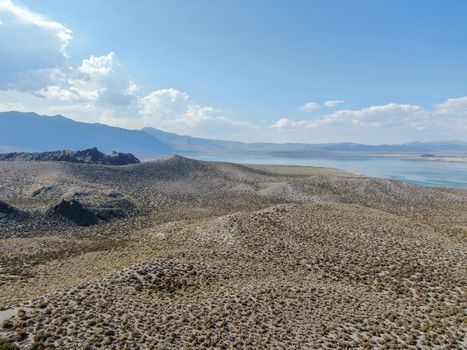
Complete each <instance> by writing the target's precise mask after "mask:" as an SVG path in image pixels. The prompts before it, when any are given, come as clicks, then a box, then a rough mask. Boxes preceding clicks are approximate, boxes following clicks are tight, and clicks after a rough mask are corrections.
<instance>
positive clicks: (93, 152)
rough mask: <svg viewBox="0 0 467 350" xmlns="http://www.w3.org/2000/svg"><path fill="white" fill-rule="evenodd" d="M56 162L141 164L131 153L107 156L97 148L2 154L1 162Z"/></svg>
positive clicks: (113, 153)
mask: <svg viewBox="0 0 467 350" xmlns="http://www.w3.org/2000/svg"><path fill="white" fill-rule="evenodd" d="M18 160H19V161H54V162H70V163H86V164H104V165H128V164H137V163H140V160H139V159H138V158H136V157H135V156H134V155H133V154H131V153H120V152H115V151H114V152H112V153H111V154H105V153H102V152H99V151H98V149H97V148H89V149H85V150H82V151H69V150H63V151H54V152H36V153H27V152H14V153H5V154H0V161H18Z"/></svg>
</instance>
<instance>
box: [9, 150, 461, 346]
mask: <svg viewBox="0 0 467 350" xmlns="http://www.w3.org/2000/svg"><path fill="white" fill-rule="evenodd" d="M270 169H274V172H272V171H270ZM294 169H295V170H294ZM0 180H1V182H0V183H1V186H0V201H1V202H0V237H1V239H0V307H2V308H3V309H4V311H0V322H1V321H3V326H2V327H3V328H2V329H0V339H3V340H1V341H3V342H4V343H8V344H16V346H18V347H20V348H21V349H27V348H31V347H35V348H37V349H41V348H67V349H88V348H89V349H91V348H121V349H139V348H146V347H147V348H150V347H154V348H156V349H193V348H196V349H233V348H247V349H258V348H268V349H297V348H304V349H311V348H329V349H332V348H386V349H394V348H411V349H417V348H462V347H465V346H466V345H467V343H466V341H467V340H466V336H465V334H466V329H465V319H464V312H465V310H466V308H467V303H466V298H465V290H466V287H467V278H466V276H467V270H466V267H465V257H466V254H467V191H465V190H454V189H441V188H430V187H419V186H414V185H408V184H404V183H401V182H397V181H389V180H382V179H371V178H364V177H356V176H352V175H351V174H344V173H338V172H336V171H329V174H327V173H326V172H325V171H324V170H323V169H319V170H317V171H316V173H313V171H311V170H310V169H307V171H306V172H305V171H304V170H303V169H299V168H293V167H291V168H288V169H285V168H281V167H274V168H268V167H267V166H258V167H247V166H243V165H237V164H230V163H216V162H203V161H196V160H192V159H188V158H183V157H179V156H174V157H170V158H166V159H161V160H158V161H153V162H145V163H140V164H133V165H126V166H121V167H114V166H107V165H99V164H78V163H67V162H1V163H0ZM2 305H3V306H2ZM1 337H3V338H1ZM0 344H1V342H0Z"/></svg>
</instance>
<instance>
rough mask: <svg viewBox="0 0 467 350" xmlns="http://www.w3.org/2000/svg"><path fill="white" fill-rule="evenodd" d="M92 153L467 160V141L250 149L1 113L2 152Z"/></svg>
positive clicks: (242, 145)
mask: <svg viewBox="0 0 467 350" xmlns="http://www.w3.org/2000/svg"><path fill="white" fill-rule="evenodd" d="M91 147H97V148H99V149H101V150H102V151H104V152H110V151H112V150H114V149H118V150H119V151H121V152H131V153H134V154H136V155H137V156H139V157H140V158H145V159H148V158H154V157H156V156H160V155H168V154H174V153H177V154H180V155H186V156H196V155H216V156H231V155H245V156H248V155H255V156H281V157H307V156H308V157H312V156H345V155H362V156H368V155H386V154H414V155H421V154H436V155H466V154H467V142H464V141H440V142H411V143H405V144H400V145H364V144H358V143H324V144H308V143H285V144H277V143H245V142H236V141H223V140H214V139H204V138H196V137H191V136H183V135H178V134H174V133H170V132H166V131H162V130H158V129H154V128H144V129H142V130H127V129H122V128H116V127H111V126H108V125H103V124H89V123H82V122H77V121H74V120H71V119H68V118H65V117H63V116H55V117H49V116H40V115H38V114H35V113H20V112H4V113H0V152H13V151H32V152H37V151H50V150H57V149H70V150H78V149H84V148H91Z"/></svg>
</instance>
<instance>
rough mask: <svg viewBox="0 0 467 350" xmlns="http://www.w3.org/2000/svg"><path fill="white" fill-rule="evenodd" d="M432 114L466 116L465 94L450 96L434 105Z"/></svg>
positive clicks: (466, 101)
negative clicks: (462, 95) (455, 96)
mask: <svg viewBox="0 0 467 350" xmlns="http://www.w3.org/2000/svg"><path fill="white" fill-rule="evenodd" d="M434 114H435V115H445V116H461V117H467V96H464V97H457V98H450V99H448V100H447V101H445V102H443V103H440V104H438V105H436V106H435V111H434Z"/></svg>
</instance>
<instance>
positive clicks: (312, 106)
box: [298, 102, 321, 112]
mask: <svg viewBox="0 0 467 350" xmlns="http://www.w3.org/2000/svg"><path fill="white" fill-rule="evenodd" d="M320 108H321V106H320V105H319V103H316V102H308V103H305V104H304V105H303V106H300V107H299V108H298V110H299V111H300V112H313V111H315V110H317V109H320Z"/></svg>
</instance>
